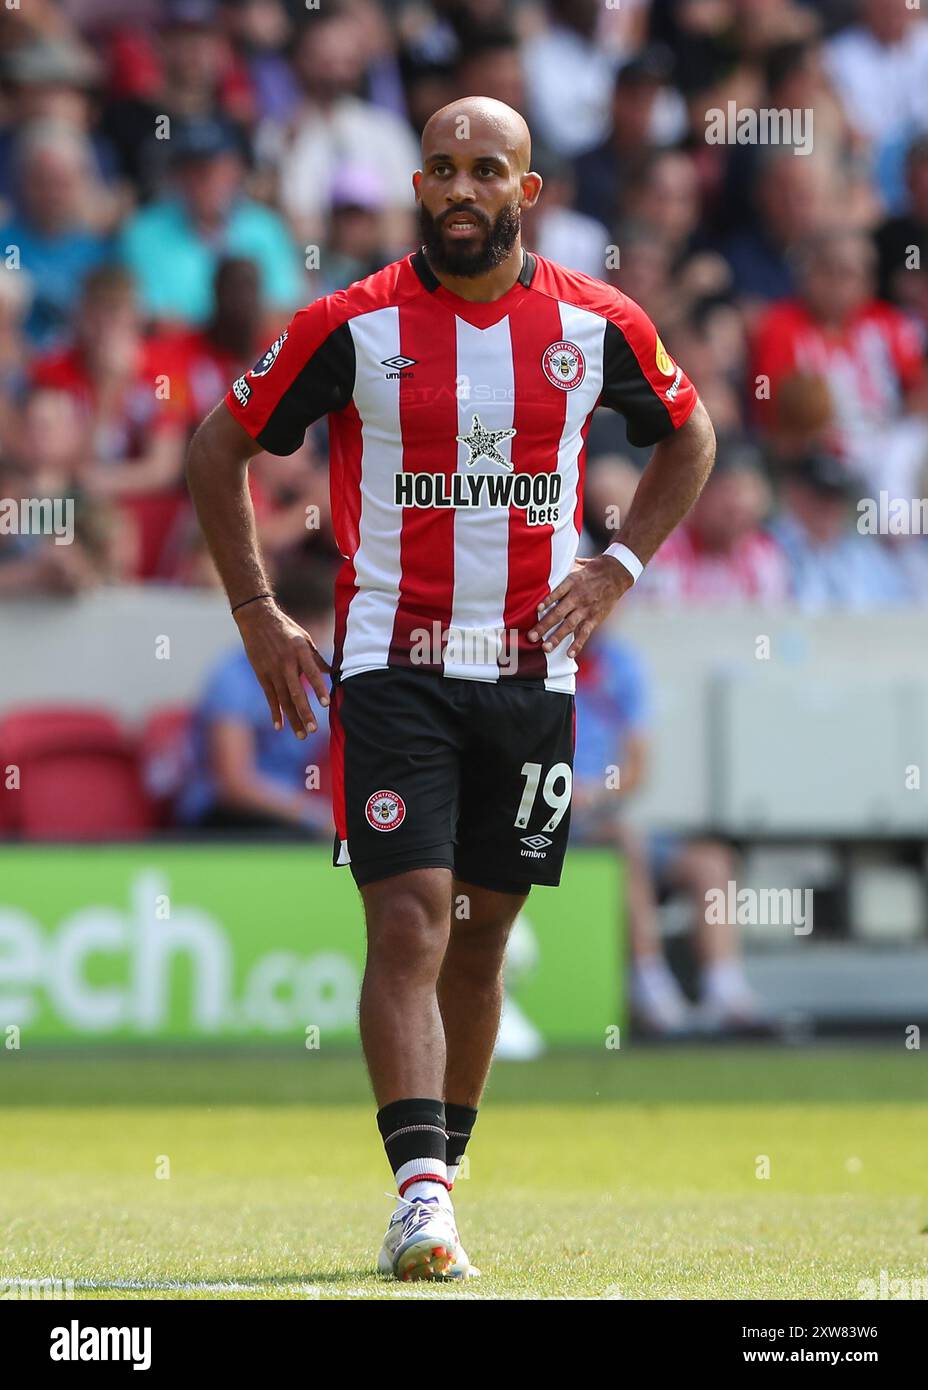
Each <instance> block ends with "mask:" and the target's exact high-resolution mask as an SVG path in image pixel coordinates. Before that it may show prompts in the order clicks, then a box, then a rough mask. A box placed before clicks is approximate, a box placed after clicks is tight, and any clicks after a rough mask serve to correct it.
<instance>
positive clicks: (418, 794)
mask: <svg viewBox="0 0 928 1390" xmlns="http://www.w3.org/2000/svg"><path fill="white" fill-rule="evenodd" d="M330 719H331V725H332V761H333V792H334V802H335V807H334V809H335V824H336V827H337V831H336V836H335V856H334V860H335V863H336V864H347V863H350V864H351V871H352V873H353V874H354V877H355V881H356V883H357V884H358V886H359V887H361V886H363V885H364V884H366V883H373V882H375V881H376V880H377V879H381V878H390V877H392V876H393V875H394V874H400V873H405V872H406V871H407V870H409V869H422V868H448V869H452V870H453V871H454V874H455V877H457V878H458V879H460V880H461V881H462V882H466V883H473V884H475V885H476V886H477V887H482V888H491V889H496V890H497V891H498V892H501V893H525V892H527V891H528V889H529V887H530V885H531V884H533V883H544V884H550V885H556V884H557V883H559V882H560V877H561V866H562V864H563V861H564V852H565V849H566V847H567V836H568V830H569V826H570V793H571V783H572V766H573V752H574V697H573V696H572V695H568V694H565V693H564V692H561V691H551V690H545V689H544V687H543V686H540V685H533V684H531V685H530V684H528V683H527V682H517V681H514V680H505V681H502V680H501V681H499V682H497V683H491V682H489V681H473V680H458V679H454V678H452V677H449V676H442V675H440V674H436V673H434V672H431V671H421V670H416V671H412V670H407V669H405V668H403V667H393V666H391V667H389V668H388V669H386V670H380V671H362V672H361V673H360V674H359V675H357V676H350V677H349V678H348V679H347V680H345V681H342V682H339V683H338V684H337V685H336V687H335V693H334V699H333V703H332V707H331V710H330Z"/></svg>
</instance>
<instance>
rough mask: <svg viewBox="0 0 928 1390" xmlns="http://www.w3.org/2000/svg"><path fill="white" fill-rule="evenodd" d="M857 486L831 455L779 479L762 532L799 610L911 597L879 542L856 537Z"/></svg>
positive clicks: (803, 462)
mask: <svg viewBox="0 0 928 1390" xmlns="http://www.w3.org/2000/svg"><path fill="white" fill-rule="evenodd" d="M862 491H863V488H862V485H861V483H860V482H859V481H856V480H855V479H854V477H853V476H852V475H851V474H850V473H849V472H848V470H847V468H846V467H845V465H844V464H843V463H842V461H841V460H840V459H838V458H836V457H835V456H834V455H833V454H825V453H816V454H809V455H807V456H806V457H805V458H803V459H800V460H798V461H797V462H796V463H795V464H794V465H793V467H792V468H791V469H789V471H788V472H787V473H786V474H785V475H784V477H783V482H782V486H781V489H780V504H781V506H780V511H779V513H778V514H777V515H776V516H775V517H774V519H773V521H772V522H771V526H770V531H771V534H772V535H773V536H774V537H775V539H776V541H777V543H778V544H779V545H780V547H781V549H782V550H783V553H784V555H785V556H786V560H787V564H788V566H789V576H790V591H791V595H792V597H793V599H794V600H795V601H796V603H798V605H799V606H800V608H803V609H808V610H810V611H817V610H820V609H824V608H845V609H854V610H863V609H870V608H883V607H894V606H896V605H898V604H902V603H906V602H907V601H909V599H910V598H911V594H910V589H909V585H908V582H907V580H906V576H905V572H904V570H903V567H902V565H901V564H900V562H899V560H898V559H897V557H896V556H895V555H894V554H893V552H891V551H890V550H888V549H887V548H886V547H885V546H884V545H883V543H882V540H881V538H880V537H879V536H867V535H861V534H860V533H859V532H858V531H857V529H856V527H855V526H854V524H853V510H852V509H853V503H854V501H855V499H858V498H859V497H860V496H861V493H862Z"/></svg>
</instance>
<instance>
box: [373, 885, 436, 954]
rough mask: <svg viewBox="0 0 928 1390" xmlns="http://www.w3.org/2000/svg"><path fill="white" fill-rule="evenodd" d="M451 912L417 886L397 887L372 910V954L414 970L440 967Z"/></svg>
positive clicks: (384, 895) (384, 896) (386, 894)
mask: <svg viewBox="0 0 928 1390" xmlns="http://www.w3.org/2000/svg"><path fill="white" fill-rule="evenodd" d="M446 922H447V915H446V911H445V913H443V912H442V910H441V907H440V905H439V904H438V903H437V902H436V901H435V900H434V898H433V897H432V895H430V894H428V893H426V892H422V891H421V890H419V889H414V888H397V889H396V891H393V892H391V891H388V892H386V893H384V894H383V895H382V897H381V898H380V901H379V902H378V904H377V907H376V909H375V910H374V911H370V910H369V911H368V915H367V937H368V956H369V957H371V956H373V957H377V958H379V959H381V960H388V961H390V962H392V963H393V964H394V965H398V966H403V967H406V968H409V969H410V970H418V969H419V968H420V967H421V968H423V969H427V968H428V967H429V965H434V968H435V969H436V970H437V968H438V964H439V963H440V961H441V958H442V955H443V953H444V950H445V944H446V936H447V929H446Z"/></svg>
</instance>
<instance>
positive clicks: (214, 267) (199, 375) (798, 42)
mask: <svg viewBox="0 0 928 1390" xmlns="http://www.w3.org/2000/svg"><path fill="white" fill-rule="evenodd" d="M0 92H2V104H0V221H2V230H0V499H14V501H15V500H16V499H22V498H25V497H36V496H38V497H44V496H48V497H68V498H70V499H72V501H73V504H74V518H75V523H74V535H75V538H74V543H73V544H70V545H56V544H54V542H53V541H52V540H51V539H49V538H47V537H41V536H36V535H30V534H28V533H27V534H23V533H22V532H23V531H24V530H25V529H26V528H23V527H17V525H16V522H15V518H16V516H17V512H16V509H15V507H14V508H7V510H6V512H3V511H0V595H3V594H21V593H35V592H50V593H58V594H68V593H74V592H79V591H83V590H84V589H86V588H87V587H89V586H93V585H98V584H109V583H125V582H146V581H157V582H160V583H170V584H178V585H211V584H215V583H216V576H215V574H214V571H213V569H212V565H211V563H210V561H209V557H208V556H207V555H206V554H205V552H204V550H203V547H202V543H201V541H200V539H199V536H198V532H197V528H196V526H195V524H194V522H193V518H192V515H191V511H190V506H189V502H188V499H187V497H186V493H185V490H184V486H183V480H182V474H183V459H184V450H185V445H186V441H187V439H188V438H189V435H190V432H191V430H192V429H193V428H194V427H195V425H196V423H197V421H198V420H199V419H200V418H202V416H203V415H204V414H205V413H206V412H207V411H208V410H209V409H210V408H211V407H212V406H213V405H214V404H215V402H216V401H217V400H218V399H220V397H221V396H222V395H223V394H224V392H225V390H226V389H227V388H228V386H229V385H230V384H231V382H232V380H233V379H234V378H235V377H236V376H237V375H239V374H240V373H241V372H242V371H243V370H245V369H246V368H247V367H249V366H251V365H252V364H253V362H254V361H255V360H256V359H257V358H258V357H259V356H260V355H261V352H262V351H263V350H264V348H265V346H266V344H267V343H268V342H270V341H272V340H273V339H274V338H275V337H276V336H277V335H278V333H279V332H280V331H281V329H282V327H283V325H284V324H285V323H286V321H287V320H288V318H289V317H290V315H291V313H292V312H293V310H294V308H295V307H297V306H299V305H300V304H301V303H305V302H307V301H309V300H311V299H313V298H315V297H317V296H319V295H322V294H325V293H328V292H330V291H332V290H334V289H336V288H339V287H341V286H344V285H346V284H348V283H350V282H351V281H353V280H355V279H358V278H360V277H362V276H364V275H365V274H367V273H369V272H370V271H372V270H374V269H376V268H377V267H379V266H381V265H383V264H385V263H387V262H388V261H390V260H392V259H395V258H396V257H398V256H400V255H403V254H405V253H406V252H407V251H408V250H409V249H411V248H412V247H413V246H414V245H415V244H416V220H415V207H414V202H413V195H412V188H411V182H410V174H411V171H412V170H413V169H414V168H415V167H416V165H417V162H418V151H417V136H418V132H419V131H420V130H421V128H422V125H423V124H424V122H425V120H426V119H427V118H428V116H429V115H430V113H431V112H432V111H433V110H435V109H436V108H437V107H438V106H440V105H441V104H443V103H445V102H447V101H449V100H451V99H453V98H454V97H456V96H459V95H462V94H465V93H476V94H484V95H489V96H493V97H497V98H499V99H501V100H502V101H505V102H508V103H509V104H510V105H512V106H515V107H516V108H518V109H519V110H521V111H522V112H523V113H524V114H525V115H526V117H527V118H528V120H529V122H530V125H531V128H532V131H533V136H534V141H535V154H534V161H533V162H534V164H535V167H536V168H537V169H538V171H539V172H540V173H541V174H542V175H543V177H544V180H545V191H544V194H543V196H542V200H541V203H540V205H539V207H538V209H537V210H535V211H533V212H532V213H531V214H530V215H528V216H526V218H525V241H526V243H527V245H528V246H529V247H530V248H531V249H534V250H536V251H538V252H539V253H540V254H542V255H546V256H549V257H552V258H553V259H556V260H558V261H561V262H563V263H564V264H566V265H568V266H571V267H573V268H575V269H578V270H582V271H585V272H587V273H589V274H591V275H595V276H600V277H602V278H603V279H606V280H609V281H611V282H613V283H615V284H616V285H617V286H618V287H619V288H620V289H621V290H623V291H624V292H626V293H628V294H629V295H631V296H632V297H633V298H634V299H636V300H637V301H639V302H640V303H641V304H642V305H643V306H644V308H645V309H646V310H647V311H648V313H649V314H650V315H651V316H652V318H653V319H654V320H655V321H656V322H657V323H658V325H659V327H660V331H661V335H662V338H663V341H664V343H665V344H666V346H667V349H668V351H669V352H670V354H671V356H672V357H674V358H676V359H678V360H679V361H680V362H681V363H682V364H683V365H684V367H685V369H686V370H687V372H688V373H689V374H690V376H691V377H692V378H693V380H694V381H695V383H696V385H697V387H698V389H699V391H700V394H701V395H702V397H703V399H704V400H705V402H706V404H707V406H708V409H709V411H710V413H711V416H712V418H713V421H714V423H715V427H716V431H717V434H718V436H719V440H720V447H719V464H718V467H717V469H716V471H715V474H714V476H713V478H712V481H711V482H710V484H709V486H708V488H707V489H706V492H705V494H704V497H703V498H702V500H701V501H700V503H699V504H698V506H697V508H696V510H695V512H694V513H693V515H692V517H691V519H690V520H689V521H688V522H687V524H686V525H684V526H683V527H682V528H680V529H679V530H678V532H677V533H676V534H675V535H674V536H673V537H672V538H671V540H670V541H669V542H668V544H667V545H666V546H665V547H664V549H663V551H662V552H661V553H660V554H659V556H658V557H657V558H656V559H655V561H654V562H653V563H652V565H651V566H650V567H649V570H648V573H647V575H646V578H645V581H644V582H643V583H642V584H641V586H640V595H639V591H638V590H636V594H635V600H636V601H640V602H646V601H648V602H653V603H668V602H674V603H680V602H722V601H731V600H739V599H740V600H748V601H757V602H776V603H779V602H794V603H797V604H799V605H801V606H803V607H806V608H818V607H821V606H838V607H849V608H857V607H864V606H868V605H873V606H885V605H888V604H912V603H923V602H925V601H926V599H928V539H926V538H925V537H924V536H923V535H921V534H914V535H913V534H911V532H912V531H913V530H915V531H917V530H918V528H917V526H915V525H913V524H911V522H912V520H913V517H912V516H909V519H908V521H907V520H906V517H905V516H904V515H903V514H902V513H901V512H900V513H899V515H900V516H901V517H902V519H901V520H900V521H899V522H898V524H896V525H894V526H890V525H884V526H883V528H882V529H883V531H884V532H887V534H875V535H874V534H868V533H863V532H862V530H861V528H860V526H859V525H858V521H859V516H858V504H859V502H860V500H861V499H863V498H869V499H874V500H875V501H878V500H879V498H880V496H881V494H886V495H887V496H888V498H889V499H909V500H912V499H917V498H919V497H921V495H922V493H923V492H925V491H928V489H926V487H925V482H926V461H928V389H926V379H925V351H924V349H925V341H926V333H928V266H926V267H925V268H922V267H921V255H922V253H923V250H924V249H926V248H925V246H924V242H925V234H926V229H928V23H926V20H925V19H924V18H922V15H921V14H920V12H919V9H918V7H913V6H911V5H910V4H909V3H907V0H622V3H621V4H618V5H612V4H607V3H599V2H596V3H594V2H593V0H548V3H545V0H523V2H522V3H518V0H512V2H511V3H510V2H508V0H430V2H429V0H382V3H376V2H375V0H320V3H319V4H317V5H309V4H307V3H304V0H133V4H132V5H131V6H126V5H124V4H119V3H117V0H30V3H29V4H28V5H22V6H20V7H18V8H5V9H4V10H2V11H0ZM743 112H749V113H750V112H754V113H762V112H774V113H778V115H777V118H776V120H775V121H774V122H773V123H772V124H768V125H766V126H765V125H764V123H763V121H760V122H759V123H758V124H756V125H755V127H754V131H753V134H752V131H751V129H750V128H747V129H746V130H742V132H741V136H742V140H741V141H739V134H738V132H739V130H740V129H741V127H740V126H739V125H738V124H737V117H738V113H743ZM720 113H721V114H723V115H724V116H725V119H726V120H727V122H728V125H727V127H726V129H727V130H728V138H726V139H725V140H724V141H722V142H719V141H718V139H717V136H712V135H710V132H711V131H713V130H716V129H717V126H718V120H719V115H720ZM742 141H743V142H742ZM588 453H589V458H588V492H587V531H588V535H587V537H586V542H585V543H586V545H587V548H588V550H589V551H592V550H593V549H595V548H597V547H599V548H601V547H602V545H603V543H604V542H606V541H607V538H608V536H609V533H610V532H611V531H613V530H614V529H615V527H616V526H617V525H618V523H619V521H620V519H621V515H622V512H623V510H624V508H625V507H626V506H627V504H628V500H629V499H630V497H631V496H632V494H633V492H634V488H635V485H636V482H637V478H638V476H639V474H640V470H641V468H642V467H643V464H644V462H645V458H644V456H643V455H642V453H641V452H640V451H636V450H635V449H632V448H631V447H630V446H629V445H628V443H627V441H626V438H625V429H624V423H623V421H622V420H621V418H620V417H618V416H615V415H613V414H611V413H610V412H607V411H599V412H597V414H596V416H595V418H594V421H593V424H592V427H591V430H590V434H589V443H588ZM326 457H327V449H326V436H325V424H324V422H321V423H320V424H319V425H318V426H315V427H313V429H312V430H310V431H309V433H308V435H307V439H306V443H305V445H304V447H303V448H302V449H300V450H299V451H298V453H296V454H294V455H293V456H292V457H290V458H287V459H272V458H269V457H267V456H259V458H258V459H257V460H256V462H255V465H254V467H253V482H252V487H253V495H254V502H255V508H256V512H257V516H258V523H259V527H260V533H261V540H262V542H263V545H264V548H265V551H266V553H267V554H268V556H269V559H270V561H271V563H272V565H273V566H274V568H275V569H276V570H277V571H280V570H281V569H282V568H285V567H286V564H287V563H288V562H289V561H291V560H293V559H294V558H315V557H318V559H319V561H320V563H321V565H322V566H323V567H325V566H328V565H329V564H330V563H331V561H333V560H334V559H335V558H336V556H335V550H334V545H333V541H332V536H331V528H330V523H329V515H328V505H329V504H328V488H327V477H326ZM910 510H911V509H910ZM914 520H915V521H916V522H917V520H918V517H917V514H915V516H914ZM893 531H895V532H896V533H895V534H893V533H892V532H893Z"/></svg>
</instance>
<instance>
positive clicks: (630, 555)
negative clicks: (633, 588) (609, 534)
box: [603, 541, 644, 584]
mask: <svg viewBox="0 0 928 1390" xmlns="http://www.w3.org/2000/svg"><path fill="white" fill-rule="evenodd" d="M603 554H604V555H611V556H612V558H613V560H618V562H619V564H620V565H622V566H623V567H624V568H625V569H627V570H628V572H629V574H630V575H631V577H632V583H633V584H634V583H636V581H637V580H639V579H640V578H641V575H642V572H643V570H644V565H643V564H642V563H641V561H640V560H639V559H638V556H637V555H636V554H635V552H634V550H629V548H628V546H627V545H620V544H619V542H618V541H615V542H614V543H613V544H612V545H610V546H607V548H606V549H605V550H604V551H603Z"/></svg>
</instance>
